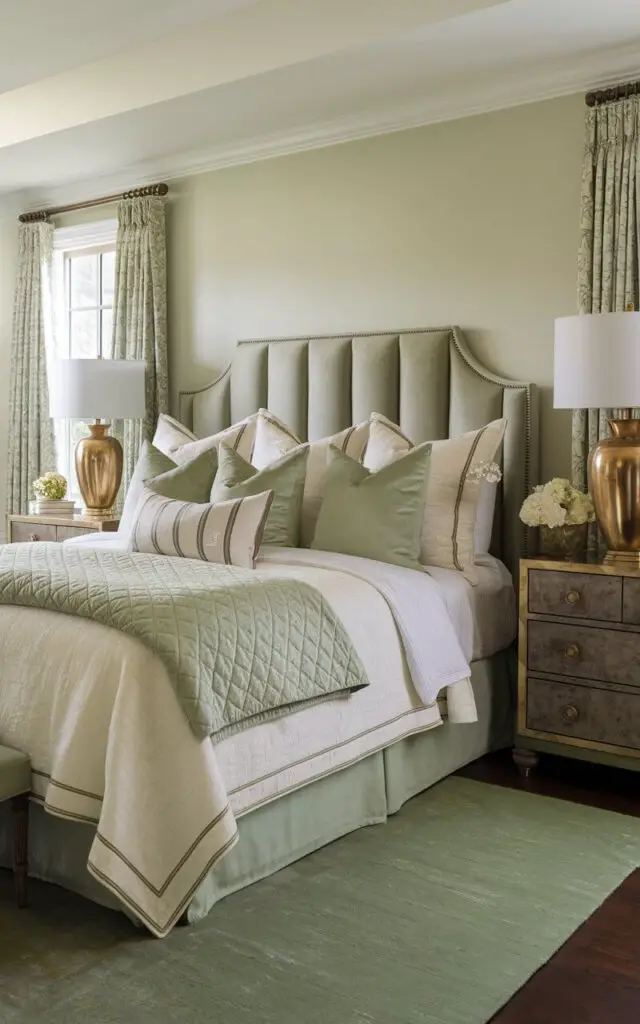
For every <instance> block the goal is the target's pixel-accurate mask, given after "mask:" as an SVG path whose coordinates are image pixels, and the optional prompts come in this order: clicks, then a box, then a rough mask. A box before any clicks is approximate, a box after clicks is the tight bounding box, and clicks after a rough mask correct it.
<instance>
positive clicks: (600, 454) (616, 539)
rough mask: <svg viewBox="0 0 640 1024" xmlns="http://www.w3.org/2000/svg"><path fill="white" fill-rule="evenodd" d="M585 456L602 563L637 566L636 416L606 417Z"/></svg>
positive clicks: (639, 460)
mask: <svg viewBox="0 0 640 1024" xmlns="http://www.w3.org/2000/svg"><path fill="white" fill-rule="evenodd" d="M609 427H610V428H611V434H612V436H611V437H609V438H607V439H605V440H603V441H600V442H599V443H598V444H597V445H596V447H595V448H594V449H593V452H592V453H591V456H590V459H589V489H590V491H591V495H592V497H593V503H594V505H595V510H596V518H597V520H598V524H599V526H600V529H601V530H602V533H603V536H604V539H605V541H606V544H607V548H608V551H607V554H606V557H605V559H604V564H605V565H611V566H619V567H620V568H625V569H640V420H633V419H625V420H609Z"/></svg>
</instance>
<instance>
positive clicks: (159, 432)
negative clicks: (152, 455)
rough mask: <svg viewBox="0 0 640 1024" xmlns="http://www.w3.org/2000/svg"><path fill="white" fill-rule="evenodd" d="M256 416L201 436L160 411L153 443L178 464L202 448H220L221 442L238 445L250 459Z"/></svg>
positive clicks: (198, 453) (191, 457) (187, 460)
mask: <svg viewBox="0 0 640 1024" xmlns="http://www.w3.org/2000/svg"><path fill="white" fill-rule="evenodd" d="M257 418H258V414H257V413H256V414H254V415H253V416H248V417H247V419H246V420H241V421H240V422H239V423H234V424H233V426H231V427H227V428H226V430H220V431H218V433H217V434H211V435H210V436H209V437H201V438H199V437H197V435H196V434H194V433H193V432H192V431H191V430H189V429H188V428H187V427H185V426H183V425H182V423H178V421H177V420H174V419H172V417H171V416H165V415H164V414H161V415H160V416H159V417H158V426H157V428H156V432H155V435H154V438H153V443H154V445H155V447H156V448H159V449H160V451H162V452H164V454H165V455H168V456H169V458H171V459H173V460H174V462H176V463H178V464H179V465H182V463H184V462H191V461H192V459H195V457H196V455H201V454H202V452H205V451H210V450H211V449H212V448H218V446H219V445H220V443H221V442H224V443H225V444H228V445H230V446H231V447H232V448H235V450H236V451H238V452H240V454H241V455H242V456H244V458H246V459H248V458H249V457H250V455H251V452H252V449H253V442H254V437H255V431H256V420H257Z"/></svg>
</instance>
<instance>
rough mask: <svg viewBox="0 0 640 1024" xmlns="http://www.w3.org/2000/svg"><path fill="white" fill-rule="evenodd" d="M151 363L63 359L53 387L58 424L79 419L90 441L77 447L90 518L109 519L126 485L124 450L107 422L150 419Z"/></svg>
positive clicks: (79, 474) (78, 468)
mask: <svg viewBox="0 0 640 1024" xmlns="http://www.w3.org/2000/svg"><path fill="white" fill-rule="evenodd" d="M145 365H146V364H145V363H144V362H143V361H138V360H130V359H58V360H56V361H55V362H54V363H53V365H52V367H51V373H50V381H49V415H50V416H51V417H52V419H79V420H91V419H94V420H95V422H94V423H92V424H90V425H89V434H90V436H89V437H83V438H82V439H81V440H80V441H79V442H78V444H77V445H76V450H75V466H76V475H77V477H78V485H79V487H80V491H81V493H82V497H83V499H84V503H85V506H86V508H85V513H86V514H87V515H90V516H108V515H109V514H110V513H111V512H112V509H113V504H114V502H115V500H116V497H117V494H118V489H119V487H120V481H121V480H122V445H121V444H120V442H119V441H118V440H117V439H116V438H115V437H111V436H110V434H109V427H110V424H109V423H108V422H107V423H105V422H103V421H104V420H105V419H106V420H108V419H110V418H111V419H118V420H130V419H139V418H141V417H142V416H144V413H145Z"/></svg>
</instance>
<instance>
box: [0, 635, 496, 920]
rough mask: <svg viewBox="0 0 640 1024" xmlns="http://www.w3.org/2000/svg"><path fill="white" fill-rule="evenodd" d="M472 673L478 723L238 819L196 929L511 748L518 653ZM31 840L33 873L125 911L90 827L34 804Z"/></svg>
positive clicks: (2, 837)
mask: <svg viewBox="0 0 640 1024" xmlns="http://www.w3.org/2000/svg"><path fill="white" fill-rule="evenodd" d="M471 668H472V673H471V683H472V686H473V690H474V694H475V700H476V705H477V709H478V721H477V722H474V723H470V724H465V725H449V723H448V722H446V721H445V723H444V725H442V726H439V727H438V728H435V729H431V730H429V731H427V732H423V733H418V734H416V735H415V736H411V737H409V738H407V739H404V740H400V741H399V742H397V743H395V744H393V746H391V747H387V748H386V749H384V750H380V751H378V752H377V753H375V754H371V755H369V756H368V757H366V758H364V759H363V760H362V761H359V762H357V763H356V764H354V765H351V766H350V767H348V768H343V769H342V770H340V771H337V772H336V773H335V774H333V775H329V776H325V777H323V778H322V779H319V780H318V781H317V782H312V783H310V784H309V785H306V786H304V787H303V788H302V789H299V790H296V791H295V792H293V793H289V794H287V795H286V796H283V797H280V799H278V800H275V801H273V802H272V803H269V804H266V805H265V806H263V807H260V808H258V809H256V810H253V811H250V812H249V813H247V814H245V815H244V817H241V818H240V819H239V821H238V830H239V833H240V840H239V842H238V843H237V844H236V846H235V847H234V849H233V850H232V851H231V853H229V855H228V856H227V857H225V859H224V860H223V861H222V862H221V863H220V864H219V865H217V866H216V868H215V869H214V870H212V871H211V872H210V874H209V875H208V876H207V877H206V878H205V880H204V881H203V882H202V884H201V885H200V887H199V889H198V890H197V892H196V893H195V895H194V897H193V899H192V901H191V903H190V905H189V908H188V910H187V913H186V921H187V922H188V923H190V924H193V923H195V922H196V921H199V920H201V919H202V918H203V917H205V916H206V915H207V914H208V913H209V911H210V910H211V908H212V907H213V906H214V904H215V903H217V902H218V900H220V899H223V898H224V897H225V896H227V895H229V894H230V893H232V892H236V891H237V890H238V889H243V888H244V887H245V886H247V885H251V884H252V883H253V882H256V881H258V880H259V879H261V878H266V877H267V876H268V875H271V874H273V873H274V872H275V871H279V870H280V869H281V868H283V867H285V866H286V865H288V864H292V863H293V862H294V861H296V860H299V859H300V858H301V857H304V856H306V855H307V854H308V853H311V852H313V851H314V850H317V849H319V848H320V847H322V846H325V845H326V844H327V843H330V842H333V841H334V840H336V839H339V838H340V837H341V836H344V835H346V834H347V833H349V832H353V831H355V829H358V828H362V827H363V826H364V825H374V824H380V823H382V822H384V821H385V820H386V818H387V817H388V815H390V814H395V813H396V812H397V811H398V810H399V809H400V808H401V807H402V805H403V804H404V803H405V802H406V801H407V800H409V799H410V798H411V797H412V796H415V795H416V794H417V793H420V792H422V791H423V790H425V789H428V788H429V786H432V785H434V784H435V783H436V782H439V781H440V779H443V778H445V777H446V776H447V775H450V774H451V773H452V772H455V771H457V769H458V768H461V767H462V766H463V765H465V764H468V763H469V762H470V761H473V760H475V759H476V758H478V757H481V756H482V755H483V754H485V753H487V752H488V751H489V750H497V749H499V748H500V747H504V746H508V745H509V743H510V742H511V739H512V734H513V722H514V688H513V678H514V672H513V652H512V650H511V649H509V650H508V651H501V652H500V653H498V654H496V655H494V656H493V657H492V658H486V659H483V660H481V661H476V662H474V663H473V664H472V666H471ZM29 833H30V836H29V873H30V874H31V875H33V876H34V877H36V878H40V879H43V880H44V881H47V882H53V883H55V884H57V885H61V886H63V887H64V888H66V889H70V890H72V891H73V892H76V893H79V894H80V895H82V896H85V897H87V898H88V899H91V900H93V901H95V902H96V903H101V904H103V905H104V906H107V907H112V908H113V909H117V910H122V906H121V904H119V902H118V901H117V899H116V898H115V897H114V896H112V895H111V893H109V892H108V891H107V890H106V889H104V888H103V887H102V886H100V885H99V884H98V883H97V882H96V881H95V880H94V879H93V878H92V876H91V875H90V874H89V872H88V871H87V866H86V865H87V858H88V855H89V849H90V847H91V843H92V841H93V829H92V828H91V827H90V826H87V825H83V824H79V823H76V822H68V821H64V820H62V819H61V818H55V817H53V816H52V815H50V814H47V813H46V812H45V811H44V810H43V809H42V807H40V806H38V805H37V804H32V805H31V812H30V829H29ZM10 862H11V845H10V821H9V812H8V809H7V807H6V805H0V865H2V866H5V867H6V866H9V864H10Z"/></svg>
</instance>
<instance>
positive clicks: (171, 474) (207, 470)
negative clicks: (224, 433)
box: [145, 448, 218, 505]
mask: <svg viewBox="0 0 640 1024" xmlns="http://www.w3.org/2000/svg"><path fill="white" fill-rule="evenodd" d="M217 469H218V451H217V449H216V448H209V449H208V451H204V452H201V453H200V455H196V457H195V459H192V460H191V462H185V463H184V464H183V465H181V466H177V465H176V464H175V463H174V464H173V468H172V469H168V470H167V471H166V472H165V473H161V474H160V475H159V476H154V477H151V479H148V480H146V481H145V483H146V486H147V487H148V488H149V490H150V491H155V493H156V494H160V495H162V497H164V498H176V499H177V500H178V501H195V502H198V503H199V504H201V505H204V504H206V503H207V502H209V501H210V500H211V488H212V486H213V481H214V478H215V475H216V470H217Z"/></svg>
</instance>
